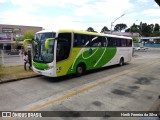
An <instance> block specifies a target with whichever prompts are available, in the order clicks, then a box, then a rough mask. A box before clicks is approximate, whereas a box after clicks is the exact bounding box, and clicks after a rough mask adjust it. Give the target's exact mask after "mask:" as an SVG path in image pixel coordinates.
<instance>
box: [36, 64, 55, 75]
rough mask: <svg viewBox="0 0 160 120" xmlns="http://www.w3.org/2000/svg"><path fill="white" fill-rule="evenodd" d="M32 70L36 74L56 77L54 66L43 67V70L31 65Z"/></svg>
mask: <svg viewBox="0 0 160 120" xmlns="http://www.w3.org/2000/svg"><path fill="white" fill-rule="evenodd" d="M33 71H34V72H35V73H37V74H40V75H44V76H48V77H57V75H56V67H53V68H50V69H45V70H39V69H37V68H35V67H34V66H33Z"/></svg>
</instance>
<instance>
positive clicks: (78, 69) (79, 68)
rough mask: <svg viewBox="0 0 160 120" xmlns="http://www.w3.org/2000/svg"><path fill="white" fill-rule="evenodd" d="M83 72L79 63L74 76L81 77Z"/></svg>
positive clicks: (82, 66)
mask: <svg viewBox="0 0 160 120" xmlns="http://www.w3.org/2000/svg"><path fill="white" fill-rule="evenodd" d="M84 72H85V66H84V65H83V64H82V63H81V64H79V65H78V66H77V68H76V75H77V76H81V75H83V73H84Z"/></svg>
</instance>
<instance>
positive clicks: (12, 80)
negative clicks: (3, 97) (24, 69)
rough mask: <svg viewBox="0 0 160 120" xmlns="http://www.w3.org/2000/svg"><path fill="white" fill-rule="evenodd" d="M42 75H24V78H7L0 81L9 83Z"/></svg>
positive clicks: (0, 82)
mask: <svg viewBox="0 0 160 120" xmlns="http://www.w3.org/2000/svg"><path fill="white" fill-rule="evenodd" d="M40 76H42V75H35V76H30V77H24V78H17V79H11V80H5V81H0V84H4V83H9V82H15V81H20V80H24V79H29V78H36V77H40Z"/></svg>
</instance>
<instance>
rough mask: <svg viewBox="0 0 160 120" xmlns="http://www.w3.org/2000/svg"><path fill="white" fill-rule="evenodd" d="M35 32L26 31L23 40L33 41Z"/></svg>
mask: <svg viewBox="0 0 160 120" xmlns="http://www.w3.org/2000/svg"><path fill="white" fill-rule="evenodd" d="M34 34H35V32H33V31H27V32H25V33H24V39H34Z"/></svg>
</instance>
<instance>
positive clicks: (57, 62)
mask: <svg viewBox="0 0 160 120" xmlns="http://www.w3.org/2000/svg"><path fill="white" fill-rule="evenodd" d="M32 44H33V48H32V50H33V60H32V67H33V70H34V72H36V73H39V74H41V75H44V76H49V77H58V76H64V75H68V74H73V73H76V74H77V75H78V76H80V75H82V74H83V73H84V72H85V71H87V70H92V69H96V68H101V67H106V66H110V65H115V64H120V65H123V64H124V63H126V62H130V61H131V58H132V51H133V49H132V39H131V38H130V37H124V36H116V35H110V34H102V33H94V32H87V31H78V30H69V29H61V30H58V31H46V30H44V31H40V32H37V33H36V34H35V39H34V40H33V42H32Z"/></svg>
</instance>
